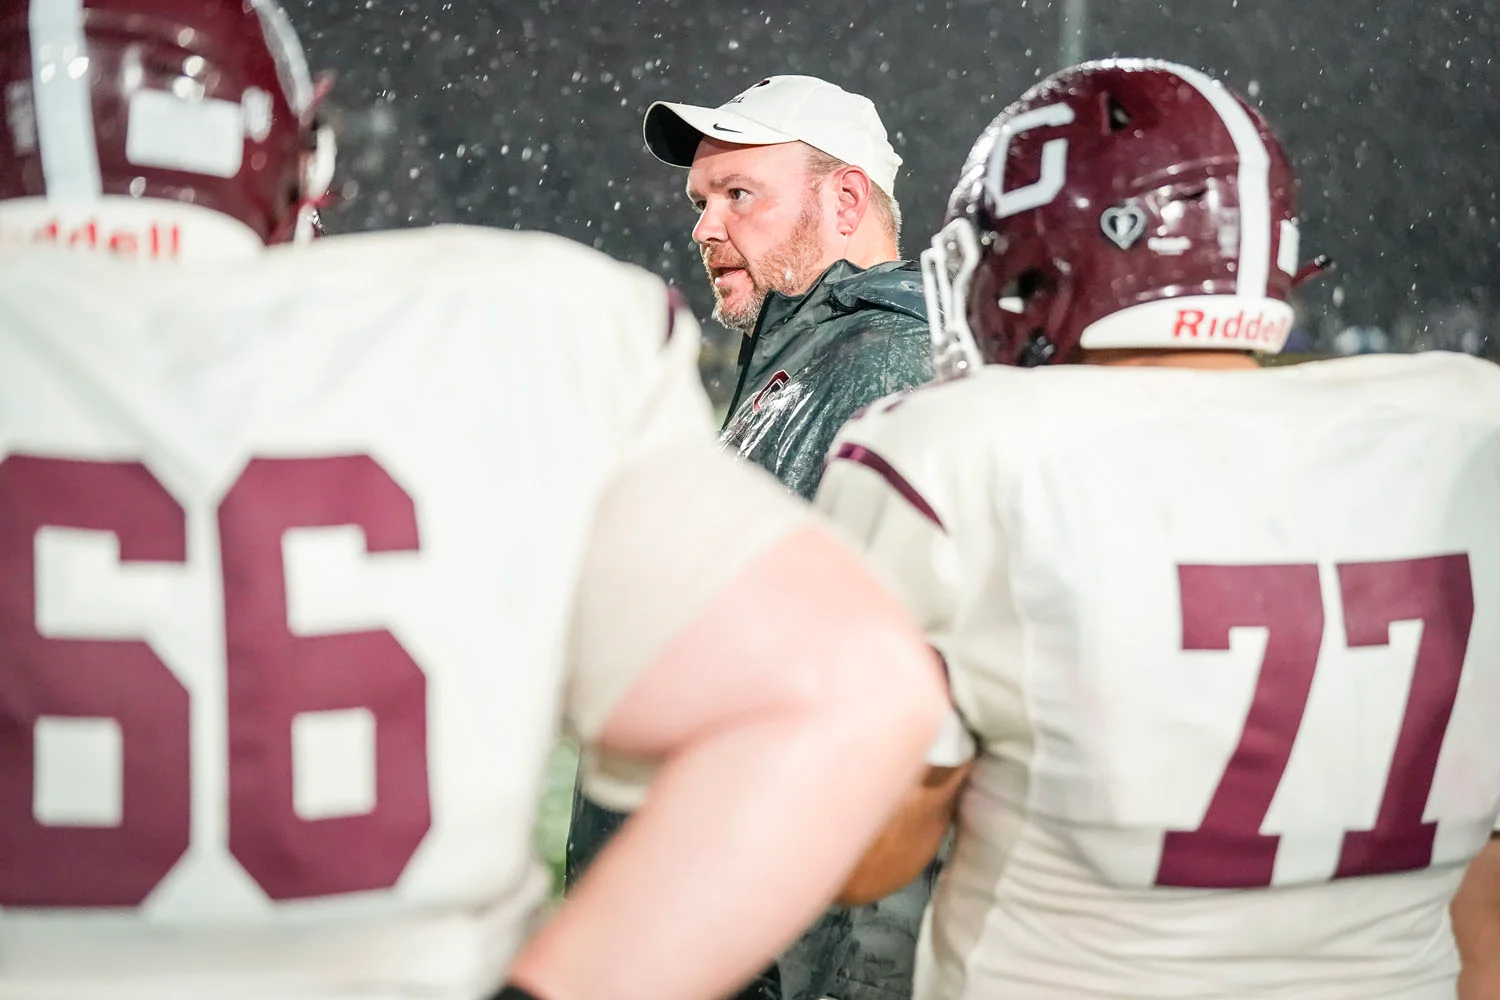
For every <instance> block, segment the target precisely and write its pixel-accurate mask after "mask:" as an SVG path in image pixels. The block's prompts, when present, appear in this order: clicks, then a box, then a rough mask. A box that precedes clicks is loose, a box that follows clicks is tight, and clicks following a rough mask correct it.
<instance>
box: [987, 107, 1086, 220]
mask: <svg viewBox="0 0 1500 1000" xmlns="http://www.w3.org/2000/svg"><path fill="white" fill-rule="evenodd" d="M1072 123H1073V109H1072V108H1070V107H1069V106H1068V105H1066V104H1049V105H1047V106H1046V107H1044V108H1033V109H1032V110H1030V111H1027V112H1024V113H1022V114H1019V115H1016V117H1014V118H1012V119H1011V120H1010V121H1008V122H1006V123H1005V124H1004V125H1003V126H1002V127H1001V129H1000V137H999V140H998V141H997V142H996V143H995V151H994V153H992V154H991V155H990V163H989V170H988V171H987V172H986V174H985V178H984V182H985V186H986V187H988V188H989V190H990V196H991V197H992V198H993V199H994V201H995V217H996V218H997V219H1008V218H1010V217H1011V216H1012V215H1018V214H1020V213H1021V212H1025V211H1028V210H1030V209H1033V208H1041V207H1042V206H1043V205H1046V204H1048V203H1049V202H1051V201H1052V199H1053V198H1056V197H1057V193H1058V192H1059V191H1061V190H1062V189H1063V184H1064V183H1065V182H1066V181H1067V178H1068V140H1066V139H1049V140H1047V141H1046V142H1045V143H1043V144H1042V174H1041V176H1040V177H1038V178H1037V179H1036V181H1035V182H1034V183H1031V184H1027V185H1026V186H1025V187H1018V188H1016V189H1015V190H1014V191H1007V190H1005V164H1006V162H1007V161H1008V160H1009V158H1010V143H1011V140H1012V139H1014V138H1015V137H1016V136H1018V135H1024V134H1025V133H1027V132H1030V131H1031V130H1032V129H1038V128H1045V127H1048V126H1053V127H1055V126H1058V125H1071V124H1072Z"/></svg>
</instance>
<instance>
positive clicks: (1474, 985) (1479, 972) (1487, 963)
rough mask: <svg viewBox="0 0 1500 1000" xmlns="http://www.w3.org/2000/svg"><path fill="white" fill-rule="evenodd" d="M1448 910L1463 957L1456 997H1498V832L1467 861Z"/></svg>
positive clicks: (1479, 999)
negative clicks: (1464, 871) (1465, 868)
mask: <svg viewBox="0 0 1500 1000" xmlns="http://www.w3.org/2000/svg"><path fill="white" fill-rule="evenodd" d="M1450 912H1451V913H1452V915H1453V936H1454V937H1455V938H1456V939H1457V940H1458V954H1459V957H1460V958H1461V959H1462V960H1463V971H1462V972H1461V973H1460V974H1459V978H1458V1000H1500V832H1497V833H1496V834H1495V835H1494V836H1493V837H1491V838H1490V842H1489V845H1488V846H1487V847H1485V849H1484V850H1482V851H1480V852H1479V854H1478V856H1477V857H1475V858H1474V860H1473V861H1471V862H1469V869H1468V871H1467V872H1466V873H1465V874H1464V880H1463V883H1462V884H1461V885H1460V886H1459V888H1458V893H1457V894H1456V895H1455V896H1454V897H1453V905H1452V906H1451V907H1450Z"/></svg>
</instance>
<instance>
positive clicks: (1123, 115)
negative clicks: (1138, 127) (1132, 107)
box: [1101, 94, 1132, 132]
mask: <svg viewBox="0 0 1500 1000" xmlns="http://www.w3.org/2000/svg"><path fill="white" fill-rule="evenodd" d="M1101 103H1102V104H1103V106H1104V115H1103V118H1104V128H1103V129H1102V131H1104V132H1119V131H1122V130H1124V129H1127V128H1129V127H1130V123H1131V121H1132V119H1131V116H1130V112H1129V111H1126V110H1125V106H1124V105H1123V104H1121V103H1120V102H1119V100H1118V99H1117V98H1116V97H1115V95H1114V94H1105V95H1103V97H1102V101H1101Z"/></svg>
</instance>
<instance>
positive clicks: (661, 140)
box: [641, 101, 797, 167]
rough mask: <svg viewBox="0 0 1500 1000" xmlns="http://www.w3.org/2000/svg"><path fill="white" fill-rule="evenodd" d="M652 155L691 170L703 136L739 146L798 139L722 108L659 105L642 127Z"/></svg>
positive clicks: (661, 102) (647, 114)
mask: <svg viewBox="0 0 1500 1000" xmlns="http://www.w3.org/2000/svg"><path fill="white" fill-rule="evenodd" d="M641 132H642V134H643V135H644V136H645V139H646V148H647V149H649V150H650V151H651V155H652V156H654V157H656V158H657V159H658V160H660V161H662V162H663V163H670V164H671V165H672V166H674V167H690V166H692V165H693V156H694V154H696V153H697V152H698V143H699V142H701V141H702V140H703V137H704V136H709V137H710V138H713V139H717V140H719V141H720V142H727V143H733V144H735V145H740V146H770V145H773V144H775V143H780V142H796V141H797V137H796V136H792V135H787V134H786V133H785V132H778V131H776V130H775V129H773V128H766V126H764V125H762V124H760V123H759V122H753V121H751V120H750V119H748V118H744V117H742V116H740V115H737V114H734V113H733V112H730V111H725V110H724V109H722V108H700V107H696V106H694V105H691V104H668V103H667V102H666V101H657V102H656V103H655V104H653V105H651V107H649V108H647V109H646V119H645V122H644V123H643V124H642V126H641Z"/></svg>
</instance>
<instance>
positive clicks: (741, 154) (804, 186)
mask: <svg viewBox="0 0 1500 1000" xmlns="http://www.w3.org/2000/svg"><path fill="white" fill-rule="evenodd" d="M687 192H688V197H689V198H690V199H691V200H692V202H693V207H694V209H696V210H697V212H698V213H699V215H698V224H697V225H696V226H694V227H693V239H694V240H695V241H696V242H697V244H698V251H699V253H700V254H701V255H702V257H703V267H704V269H705V270H706V271H707V272H708V280H709V282H710V283H711V284H712V285H713V290H714V319H716V320H718V321H719V322H720V323H723V324H724V325H725V326H727V327H729V328H730V329H731V330H738V331H739V332H741V333H749V332H750V331H751V329H752V328H753V327H754V326H755V321H756V319H757V318H759V316H760V307H761V303H763V302H764V301H765V299H766V294H767V293H768V292H772V291H777V292H784V293H786V294H788V295H799V294H801V293H802V292H805V291H807V289H808V288H809V287H810V286H811V285H812V283H813V281H814V280H815V279H816V278H817V277H818V275H820V274H822V273H823V271H824V270H826V269H827V267H828V266H829V265H830V264H832V263H833V262H834V261H835V260H837V259H838V250H837V247H836V244H835V239H834V238H835V235H836V233H835V230H834V212H835V207H834V206H831V205H829V204H828V203H827V202H826V199H825V197H824V192H823V191H822V185H821V184H815V183H814V181H813V179H812V178H811V177H810V176H809V175H808V170H807V147H805V146H803V145H802V144H801V143H799V142H787V143H779V144H777V145H774V146H735V145H729V144H727V143H721V142H718V141H716V140H714V139H709V138H707V137H705V138H704V139H703V141H702V142H700V143H699V144H698V152H697V155H696V156H694V157H693V166H692V169H691V170H689V171H688V183H687Z"/></svg>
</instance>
